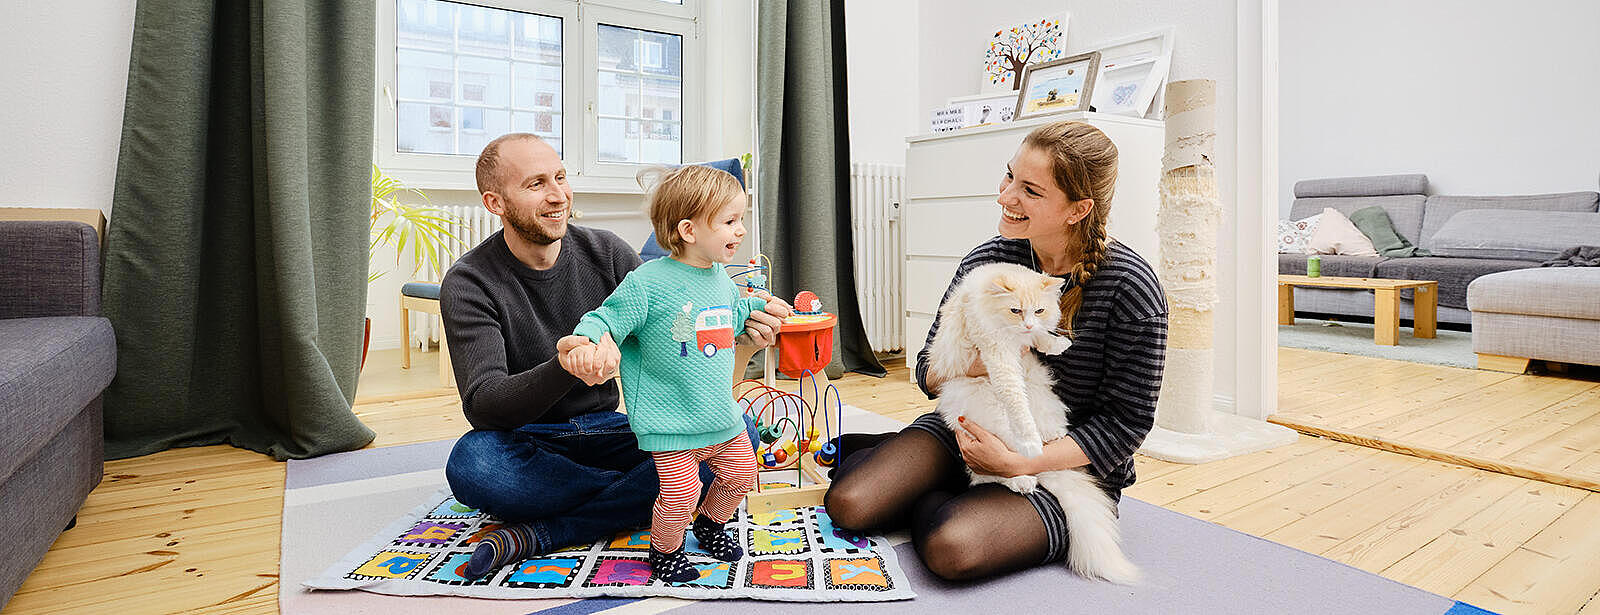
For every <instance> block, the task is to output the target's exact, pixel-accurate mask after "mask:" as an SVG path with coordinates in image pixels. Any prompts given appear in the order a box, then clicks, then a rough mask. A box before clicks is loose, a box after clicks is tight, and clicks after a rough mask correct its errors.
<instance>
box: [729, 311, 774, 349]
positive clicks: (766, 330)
mask: <svg viewBox="0 0 1600 615" xmlns="http://www.w3.org/2000/svg"><path fill="white" fill-rule="evenodd" d="M768 307H771V306H770V305H769V306H768ZM782 329H783V319H782V318H779V317H777V316H773V315H772V314H771V313H769V312H764V311H763V312H751V313H750V318H749V319H747V320H745V321H744V335H741V336H739V337H742V338H745V339H747V340H749V343H750V345H752V346H755V347H757V348H766V347H769V346H771V345H773V344H776V343H778V331H780V330H782Z"/></svg>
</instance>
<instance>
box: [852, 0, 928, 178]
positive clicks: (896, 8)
mask: <svg viewBox="0 0 1600 615" xmlns="http://www.w3.org/2000/svg"><path fill="white" fill-rule="evenodd" d="M918 13H919V7H918V3H917V2H916V0H845V3H844V24H845V43H844V44H845V53H846V55H847V56H848V57H847V58H846V59H845V62H846V66H845V79H846V81H847V85H846V88H847V92H846V98H847V100H846V104H847V105H848V106H849V109H850V120H849V121H850V160H851V162H886V163H890V164H905V162H906V137H908V136H911V135H914V134H918V133H921V132H926V131H927V126H928V120H927V115H928V114H927V110H926V109H923V108H921V107H920V106H919V105H918V103H917V80H918V74H917V66H918V62H917V53H916V51H917V49H918V43H917V41H918V38H919V32H918V28H917V24H918Z"/></svg>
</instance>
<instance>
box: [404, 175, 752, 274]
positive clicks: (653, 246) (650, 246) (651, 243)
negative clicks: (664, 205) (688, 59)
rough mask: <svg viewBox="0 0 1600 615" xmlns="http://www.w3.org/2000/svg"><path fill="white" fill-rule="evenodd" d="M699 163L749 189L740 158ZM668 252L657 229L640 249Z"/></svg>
mask: <svg viewBox="0 0 1600 615" xmlns="http://www.w3.org/2000/svg"><path fill="white" fill-rule="evenodd" d="M698 164H699V165H700V166H704V167H711V168H713V169H720V170H723V171H727V172H728V174H729V175H732V176H733V178H734V179H737V180H739V187H740V188H746V189H748V187H747V186H745V185H744V167H743V166H742V165H740V164H739V159H738V158H729V159H727V160H714V161H711V162H701V163H698ZM668 254H669V252H667V251H666V249H664V248H662V247H661V244H659V243H656V233H655V231H651V232H650V238H649V239H646V240H644V248H643V249H641V250H639V258H641V259H644V260H645V261H647V262H648V261H653V260H655V259H658V258H661V257H663V256H667V255H668ZM435 296H437V295H435Z"/></svg>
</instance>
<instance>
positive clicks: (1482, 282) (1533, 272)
mask: <svg viewBox="0 0 1600 615" xmlns="http://www.w3.org/2000/svg"><path fill="white" fill-rule="evenodd" d="M1597 296H1600V267H1563V268H1559V269H1558V268H1544V267H1536V268H1531V269H1519V270H1517V271H1506V272H1502V273H1496V274H1493V275H1486V276H1483V277H1480V278H1478V279H1476V280H1473V281H1472V285H1471V286H1469V287H1468V288H1467V304H1468V307H1469V308H1470V309H1471V310H1472V311H1474V312H1496V313H1501V314H1526V315H1530V316H1554V317H1557V318H1582V319H1587V320H1600V301H1596V300H1595V297H1597Z"/></svg>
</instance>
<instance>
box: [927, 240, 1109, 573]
mask: <svg viewBox="0 0 1600 615" xmlns="http://www.w3.org/2000/svg"><path fill="white" fill-rule="evenodd" d="M1062 284H1063V281H1062V280H1061V279H1060V278H1055V277H1051V276H1048V275H1043V274H1040V273H1037V272H1034V271H1033V270H1031V269H1028V268H1026V267H1022V266H1020V265H1012V264H1004V263H996V264H989V265H983V266H980V267H977V268H974V269H973V270H972V271H970V272H968V273H967V276H966V277H965V278H963V279H962V280H961V283H960V285H958V286H957V287H956V290H955V292H954V294H952V295H951V297H950V300H949V301H946V302H945V304H944V307H942V308H940V311H939V332H938V334H937V335H935V336H934V339H933V343H932V345H931V347H930V348H929V365H928V371H929V372H930V373H933V374H936V375H938V376H942V377H944V378H945V379H946V380H945V381H944V384H943V386H942V388H941V390H940V392H939V407H938V409H939V414H940V415H941V416H943V417H944V420H945V423H947V424H948V425H949V426H950V428H951V429H952V430H959V429H961V427H960V424H959V422H958V419H959V418H960V417H962V416H965V417H966V420H967V422H969V423H977V424H978V426H980V427H982V428H984V429H986V430H988V431H990V432H991V433H993V434H994V435H995V436H997V437H999V438H1000V440H1001V441H1002V442H1005V443H1006V445H1007V446H1009V447H1011V450H1014V451H1017V452H1018V453H1020V454H1022V455H1023V456H1024V457H1030V458H1031V457H1037V456H1038V455H1040V454H1041V453H1042V452H1043V451H1044V443H1045V442H1048V441H1051V440H1055V439H1058V438H1063V437H1066V435H1067V407H1066V404H1064V403H1062V401H1061V398H1059V397H1057V396H1056V394H1055V393H1054V392H1053V391H1052V390H1051V387H1052V386H1053V385H1054V379H1053V378H1052V377H1051V375H1050V369H1049V368H1048V367H1045V365H1044V363H1042V362H1040V361H1039V359H1038V358H1037V357H1035V356H1034V355H1033V353H1031V352H1023V349H1024V348H1029V347H1031V348H1036V349H1038V350H1039V351H1040V352H1043V353H1045V354H1048V355H1056V354H1061V353H1062V352H1065V351H1066V349H1067V348H1068V347H1070V346H1071V345H1072V343H1071V341H1070V340H1068V339H1067V338H1065V337H1062V336H1058V335H1056V334H1055V331H1056V326H1057V325H1058V324H1059V323H1060V321H1061V309H1060V306H1059V300H1060V297H1061V287H1062ZM974 357H978V358H981V359H983V365H984V367H985V369H986V370H987V371H988V373H989V375H988V377H983V378H972V377H969V376H967V366H969V365H971V364H972V361H973V358H974ZM968 472H969V474H970V473H971V470H970V469H969V470H968ZM972 482H973V484H981V483H1000V484H1002V485H1005V486H1006V487H1007V488H1009V489H1011V490H1012V491H1016V492H1018V493H1028V492H1031V491H1033V490H1034V489H1036V488H1038V487H1041V486H1042V487H1044V488H1045V489H1046V490H1048V491H1049V492H1050V493H1051V494H1052V495H1055V496H1056V499H1057V500H1059V501H1060V502H1061V508H1062V510H1063V511H1065V513H1066V517H1067V533H1068V534H1069V536H1070V538H1069V541H1068V546H1067V565H1068V566H1069V567H1070V568H1072V570H1073V572H1076V573H1078V574H1079V575H1082V576H1084V577H1089V578H1098V579H1104V580H1107V581H1111V582H1113V583H1120V584H1124V585H1131V584H1133V583H1136V582H1138V579H1139V569H1138V567H1136V566H1134V564H1133V562H1131V561H1128V558H1127V556H1126V555H1124V554H1123V553H1122V547H1121V545H1120V542H1121V532H1120V529H1119V527H1118V525H1117V516H1116V508H1115V507H1116V505H1115V504H1114V503H1113V502H1112V501H1111V498H1110V496H1108V495H1106V493H1105V492H1104V491H1102V490H1101V489H1100V486H1099V485H1098V484H1097V481H1096V480H1095V478H1094V477H1093V476H1091V475H1089V473H1088V472H1087V471H1085V470H1084V469H1083V468H1073V469H1070V470H1057V471H1051V472H1044V473H1041V474H1038V475H1036V476H1017V477H1013V478H1001V477H998V476H988V475H983V474H972Z"/></svg>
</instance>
